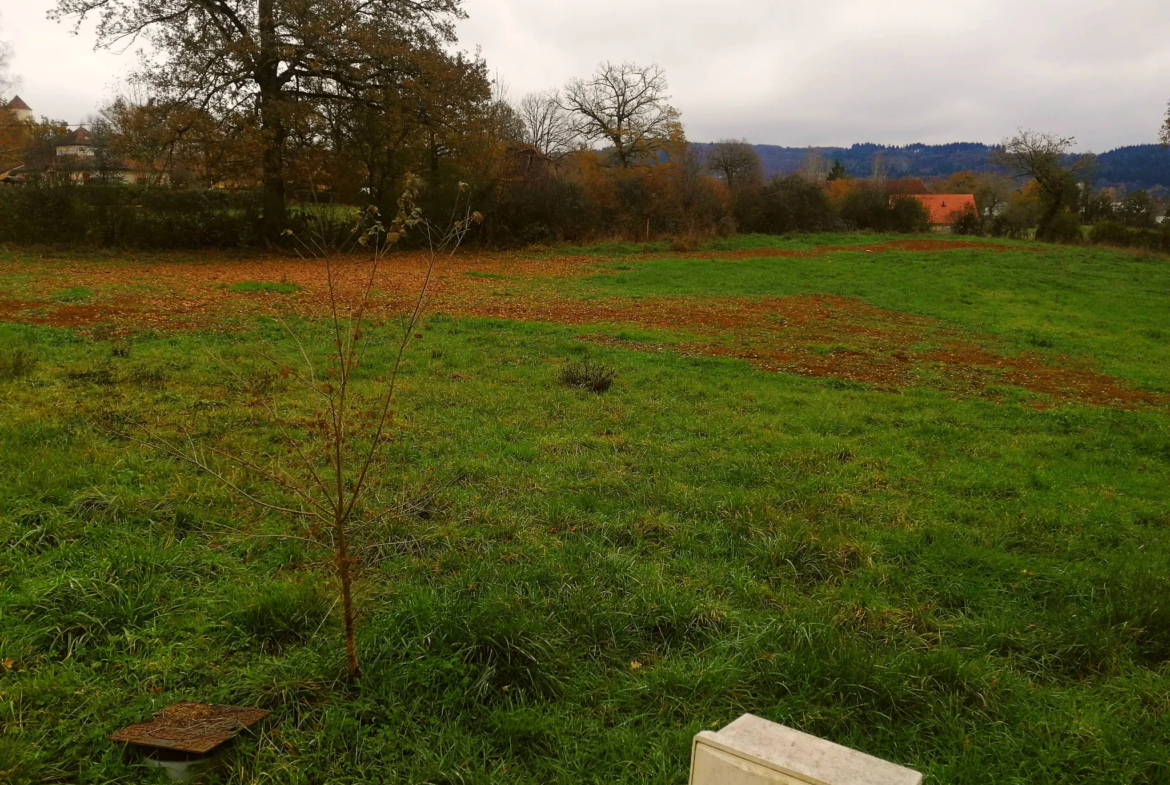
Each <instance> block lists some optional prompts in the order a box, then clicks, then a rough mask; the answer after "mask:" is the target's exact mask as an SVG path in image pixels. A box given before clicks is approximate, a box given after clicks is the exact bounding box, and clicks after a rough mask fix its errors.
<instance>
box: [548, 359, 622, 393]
mask: <svg viewBox="0 0 1170 785" xmlns="http://www.w3.org/2000/svg"><path fill="white" fill-rule="evenodd" d="M557 378H558V379H559V380H560V383H561V384H563V385H565V386H566V387H578V388H580V389H582V390H588V391H589V392H595V393H603V392H605V391H606V390H608V389H609V388H610V387H612V386H613V382H614V379H616V378H617V371H615V370H614V369H613V368H610V367H609V366H607V365H604V364H602V363H595V362H593V361H591V360H589V359H588V358H586V359H584V360H580V361H577V362H567V363H565V364H564V365H562V366H561V370H560V374H559V375H558V377H557Z"/></svg>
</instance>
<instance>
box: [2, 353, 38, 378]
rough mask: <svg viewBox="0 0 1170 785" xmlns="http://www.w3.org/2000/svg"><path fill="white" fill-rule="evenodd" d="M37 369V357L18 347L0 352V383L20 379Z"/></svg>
mask: <svg viewBox="0 0 1170 785" xmlns="http://www.w3.org/2000/svg"><path fill="white" fill-rule="evenodd" d="M36 367H37V356H36V355H35V354H33V353H32V352H30V351H29V350H28V349H25V348H24V347H22V346H18V347H16V348H15V349H11V350H9V351H0V381H9V380H12V379H22V378H24V377H25V376H28V375H29V374H31V373H32V372H33V371H34V370H35V369H36Z"/></svg>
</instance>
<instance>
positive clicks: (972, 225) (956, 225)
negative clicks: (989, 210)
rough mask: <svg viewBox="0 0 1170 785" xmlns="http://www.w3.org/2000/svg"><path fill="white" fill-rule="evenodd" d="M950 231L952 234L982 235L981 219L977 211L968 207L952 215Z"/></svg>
mask: <svg viewBox="0 0 1170 785" xmlns="http://www.w3.org/2000/svg"><path fill="white" fill-rule="evenodd" d="M951 232H952V233H953V234H961V235H968V236H972V237H982V236H983V219H982V218H980V217H979V213H978V212H976V211H975V210H972V209H970V208H968V209H966V210H963V211H962V212H960V213H959V214H958V215H956V216H954V221H953V222H952V223H951Z"/></svg>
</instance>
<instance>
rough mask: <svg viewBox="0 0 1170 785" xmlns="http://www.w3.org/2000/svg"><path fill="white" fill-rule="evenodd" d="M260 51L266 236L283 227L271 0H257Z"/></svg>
mask: <svg viewBox="0 0 1170 785" xmlns="http://www.w3.org/2000/svg"><path fill="white" fill-rule="evenodd" d="M257 10H258V12H259V14H258V15H259V30H260V52H259V55H258V58H257V63H256V83H257V85H258V86H259V88H260V128H261V131H262V132H263V139H264V155H263V156H262V159H261V171H262V174H263V178H264V195H263V199H262V201H261V206H262V208H263V211H264V231H265V234H267V236H268V238H269V239H270V240H271V239H274V238H276V237H278V236H279V235H280V232H281V231H282V230H283V229H284V226H285V219H286V215H285V205H284V142H285V139H286V137H287V135H288V134H287V131H286V130H285V126H284V112H283V110H284V106H283V95H282V90H281V85H280V74H279V69H280V48H279V40H278V38H277V35H276V17H275V9H274V0H258V5H257Z"/></svg>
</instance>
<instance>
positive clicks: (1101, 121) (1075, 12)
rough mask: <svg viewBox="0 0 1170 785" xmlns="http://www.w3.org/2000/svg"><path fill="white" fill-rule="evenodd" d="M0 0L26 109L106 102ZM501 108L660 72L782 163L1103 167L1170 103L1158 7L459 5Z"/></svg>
mask: <svg viewBox="0 0 1170 785" xmlns="http://www.w3.org/2000/svg"><path fill="white" fill-rule="evenodd" d="M53 5H54V3H53V2H52V0H20V1H19V2H17V0H0V40H7V41H9V42H10V43H11V44H12V47H13V49H14V50H15V57H14V59H13V65H14V67H15V71H16V72H17V73H18V75H20V76H21V77H22V78H23V85H22V86H21V88H20V91H19V92H20V95H21V96H22V97H23V98H24V99H25V100H26V101H27V102H28V103H29V104H30V105H31V106H32V107H33V109H34V110H36V111H37V113H38V114H40V113H44V114H48V115H50V116H52V117H55V118H60V119H65V120H68V121H71V122H77V121H79V120H81V119H82V118H84V117H85V116H86V115H88V114H90V113H92V112H93V111H94V110H95V108H96V107H97V106H98V105H99V104H100V103H101V102H102V101H103V100H104V99H107V98H109V97H111V96H112V95H113V94H114V93H115V92H116V91H117V89H118V85H119V82H120V79H121V77H122V75H123V74H124V73H125V72H126V71H128V70H130V69H132V68H133V66H134V62H135V61H134V57H133V54H132V53H126V54H124V55H121V56H117V55H114V54H110V53H107V52H98V53H95V52H93V51H92V47H93V37H92V35H90V34H87V33H86V32H83V34H82V35H81V36H80V37H74V36H73V35H71V33H70V29H69V27H68V26H66V25H59V24H57V23H55V22H49V21H47V20H46V19H45V13H46V12H47V11H48V10H49V9H50V8H51V7H52V6H53ZM465 7H466V9H467V11H468V13H469V14H470V18H469V19H468V20H467V21H465V22H463V23H462V24H461V25H460V37H461V46H462V47H463V48H465V49H468V50H474V49H475V48H476V47H477V46H478V47H481V48H482V52H483V55H484V57H485V58H486V59H487V62H488V64H489V66H490V67H491V68H492V69H493V71H495V72H496V73H497V74H498V76H499V78H500V79H501V80H502V81H503V82H505V83H506V84H507V85H508V88H509V91H510V94H511V96H512V97H513V98H519V97H520V96H521V95H523V94H524V93H526V92H528V91H531V90H539V89H545V88H550V87H558V86H560V85H563V84H564V82H565V81H567V80H568V79H569V78H570V77H572V76H577V75H585V74H587V73H589V72H590V71H591V70H592V69H593V68H594V67H595V66H596V64H597V63H598V62H599V61H601V60H606V59H609V60H614V61H618V60H632V61H635V62H638V63H650V62H657V63H659V64H660V65H661V66H663V67H664V68H665V69H666V73H667V77H668V79H669V81H670V86H671V93H672V95H673V101H672V103H673V104H674V105H675V106H676V107H677V108H678V109H679V110H681V111H682V117H683V122H684V124H685V125H686V131H687V136H688V138H690V139H692V140H696V141H708V140H714V139H719V138H725V137H745V138H747V139H748V140H750V141H753V142H758V143H766V144H781V145H789V146H802V147H803V146H808V145H819V146H828V145H849V144H852V143H854V142H880V143H886V144H906V143H909V142H928V143H941V142H952V141H982V142H996V141H999V140H1000V139H1001V138H1003V137H1004V136H1005V135H1007V134H1010V133H1011V132H1012V131H1014V130H1015V129H1016V128H1017V127H1020V126H1023V127H1029V128H1034V129H1036V130H1044V131H1051V132H1054V133H1059V134H1061V135H1072V136H1076V137H1077V139H1078V140H1079V141H1080V143H1081V144H1080V147H1081V149H1083V150H1093V151H1097V152H1101V151H1104V150H1107V149H1110V148H1113V147H1118V146H1121V145H1127V144H1143V143H1149V142H1153V141H1156V138H1157V131H1158V127H1159V124H1160V122H1161V119H1162V117H1163V115H1164V113H1165V108H1166V102H1167V99H1170V45H1167V43H1166V42H1167V39H1168V35H1170V3H1166V2H1165V0H1122V2H1116V3H1109V2H1105V0H1059V1H1057V0H981V2H954V1H953V0H718V1H717V2H712V1H711V0H703V1H700V0H690V1H689V2H688V1H687V0H589V2H554V1H553V0H466V3H465Z"/></svg>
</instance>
